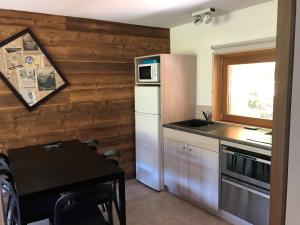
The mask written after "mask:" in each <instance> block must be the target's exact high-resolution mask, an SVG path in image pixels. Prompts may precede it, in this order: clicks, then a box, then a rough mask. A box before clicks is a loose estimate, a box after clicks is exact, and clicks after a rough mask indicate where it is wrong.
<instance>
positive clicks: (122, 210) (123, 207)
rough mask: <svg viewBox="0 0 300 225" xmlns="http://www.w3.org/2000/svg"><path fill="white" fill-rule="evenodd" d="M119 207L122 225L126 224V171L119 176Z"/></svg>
mask: <svg viewBox="0 0 300 225" xmlns="http://www.w3.org/2000/svg"><path fill="white" fill-rule="evenodd" d="M119 207H120V208H119V209H120V225H126V199H125V177H124V173H122V175H121V176H120V177H119Z"/></svg>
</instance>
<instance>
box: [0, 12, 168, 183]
mask: <svg viewBox="0 0 300 225" xmlns="http://www.w3.org/2000/svg"><path fill="white" fill-rule="evenodd" d="M27 27H30V28H31V29H32V31H33V32H34V34H35V35H36V36H37V38H38V39H39V41H40V42H41V44H42V45H43V46H44V47H45V49H46V50H47V51H48V53H49V54H50V56H51V58H52V59H53V61H54V62H55V63H56V64H57V66H58V67H59V69H60V70H61V71H62V72H63V74H64V75H65V76H66V78H67V80H68V81H69V82H70V86H69V87H68V88H66V89H65V90H63V91H62V92H60V93H59V94H58V95H56V96H54V97H53V98H52V99H50V100H49V101H48V102H46V103H45V104H44V105H42V106H40V107H39V108H38V109H37V110H34V111H33V112H28V111H27V110H26V109H25V107H24V106H23V105H22V104H21V103H20V102H19V101H18V100H17V98H16V97H15V96H14V95H13V94H12V92H11V91H10V90H9V89H8V88H7V87H6V85H5V84H4V83H3V81H0V150H1V151H2V152H6V150H7V149H9V148H16V147H21V146H26V145H34V144H40V143H48V142H51V141H57V140H68V139H72V138H79V139H80V140H86V139H87V138H90V137H95V138H98V139H99V140H100V141H101V148H100V149H99V151H104V150H107V149H118V150H121V151H122V152H123V159H122V167H123V168H124V169H125V171H126V176H127V178H131V177H134V175H135V151H134V149H135V146H134V101H133V100H134V92H133V87H134V64H133V61H134V57H135V56H142V55H148V54H157V53H169V51H170V33H169V29H162V28H152V27H143V26H135V25H128V24H121V23H113V22H105V21H96V20H88V19H81V18H71V17H63V16H53V15H45V14H37V13H29V12H20V11H8V10H0V40H4V39H6V38H8V37H9V36H11V35H12V34H14V33H16V32H19V31H21V30H23V29H25V28H27Z"/></svg>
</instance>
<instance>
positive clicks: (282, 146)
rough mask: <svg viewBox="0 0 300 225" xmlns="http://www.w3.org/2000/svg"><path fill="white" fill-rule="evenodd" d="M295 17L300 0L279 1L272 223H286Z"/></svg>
mask: <svg viewBox="0 0 300 225" xmlns="http://www.w3.org/2000/svg"><path fill="white" fill-rule="evenodd" d="M295 17H296V0H279V1H278V24H277V44H276V49H277V58H276V75H275V97H274V110H273V111H274V113H273V138H272V139H273V144H272V167H271V190H270V219H269V224H271V225H284V224H285V208H286V189H287V172H288V171H287V170H288V149H289V132H290V127H289V126H290V112H291V92H292V74H293V62H294V39H295V21H296V19H295ZM296 223H297V222H296Z"/></svg>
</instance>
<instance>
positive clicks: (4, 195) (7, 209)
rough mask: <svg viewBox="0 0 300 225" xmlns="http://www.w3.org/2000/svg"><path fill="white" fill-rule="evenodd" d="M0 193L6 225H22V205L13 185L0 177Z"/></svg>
mask: <svg viewBox="0 0 300 225" xmlns="http://www.w3.org/2000/svg"><path fill="white" fill-rule="evenodd" d="M0 191H1V192H0V193H1V201H2V209H3V219H4V221H5V225H20V224H21V220H20V207H19V201H18V197H17V194H16V192H15V189H14V187H13V185H12V184H11V183H10V182H8V181H7V180H5V179H3V178H0Z"/></svg>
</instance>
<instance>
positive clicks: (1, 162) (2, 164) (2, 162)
mask: <svg viewBox="0 0 300 225" xmlns="http://www.w3.org/2000/svg"><path fill="white" fill-rule="evenodd" d="M0 169H5V170H8V171H10V167H9V165H8V164H7V162H6V161H5V160H4V159H2V158H0Z"/></svg>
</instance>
